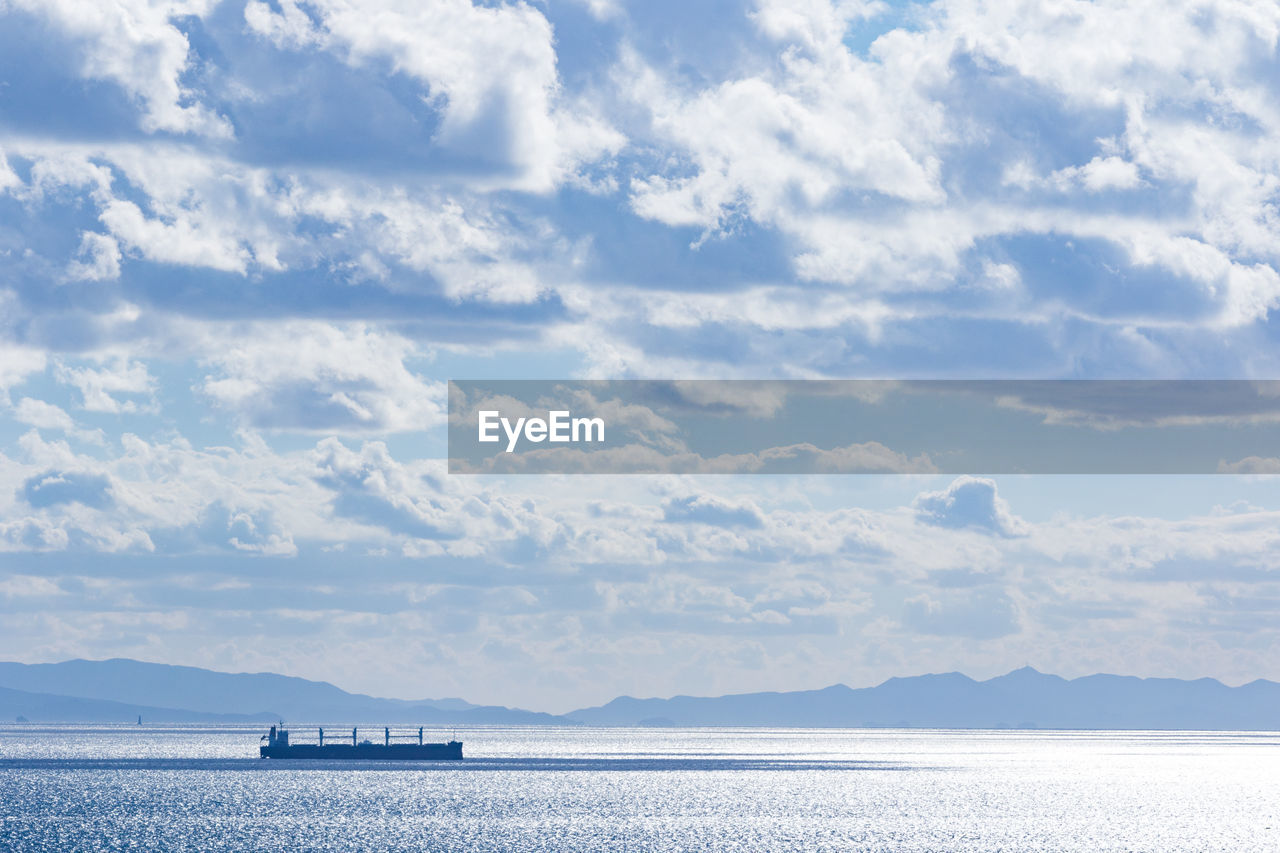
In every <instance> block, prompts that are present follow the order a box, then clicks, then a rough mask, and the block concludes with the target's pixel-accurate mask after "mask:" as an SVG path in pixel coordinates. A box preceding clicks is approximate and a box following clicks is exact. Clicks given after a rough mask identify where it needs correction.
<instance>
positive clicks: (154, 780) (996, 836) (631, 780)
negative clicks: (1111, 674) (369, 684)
mask: <svg viewBox="0 0 1280 853" xmlns="http://www.w3.org/2000/svg"><path fill="white" fill-rule="evenodd" d="M334 730H335V731H336V730H337V727H335V729H334ZM370 731H371V732H373V727H370ZM456 732H457V736H458V738H459V739H460V740H463V741H464V742H465V744H466V746H465V754H466V756H467V757H466V759H465V760H464V761H463V762H461V763H429V762H423V763H420V764H418V763H413V764H403V763H398V762H352V763H348V762H310V761H308V762H289V761H272V760H266V761H264V760H261V759H259V758H257V757H256V755H257V745H258V738H259V737H260V736H261V735H262V734H263V729H262V728H261V727H253V728H250V727H160V726H155V727H153V726H145V725H144V726H140V727H139V726H118V727H110V726H97V727H85V726H40V725H7V726H0V850H5V851H10V850H13V851H27V850H30V851H37V850H39V851H46V850H74V851H81V850H84V851H92V850H165V851H168V850H200V851H206V850H237V851H239V850H244V851H249V850H253V851H262V850H333V851H362V850H370V851H373V850H377V851H383V850H503V851H508V850H509V851H534V850H554V851H564V850H628V851H631V850H752V851H755V850H806V851H808V850H893V851H899V850H902V851H915V850H929V851H979V850H981V851H988V850H990V851H996V850H999V851H1021V850H1046V851H1072V850H1080V851H1104V850H1117V851H1119V850H1124V851H1137V850H1151V851H1180V850H1186V851H1206V850H1233V851H1236V850H1240V851H1246V850H1269V851H1274V850H1280V734H1266V733H1187V732H1178V733H1169V732H1088V733H1084V732H1021V731H965V732H958V731H921V730H894V729H871V730H867V729H861V730H858V729H855V730H833V729H738V728H725V729H591V728H586V729H562V728H554V729H543V728H499V727H493V728H488V727H486V728H468V729H458V730H456ZM292 733H293V737H294V739H295V741H301V740H302V739H303V737H302V736H303V735H304V734H305V735H312V734H314V730H308V729H305V728H303V727H294V728H293V729H292ZM433 734H434V737H431V738H430V739H432V740H445V739H447V737H448V736H449V735H450V734H452V732H450V731H438V732H435V733H433Z"/></svg>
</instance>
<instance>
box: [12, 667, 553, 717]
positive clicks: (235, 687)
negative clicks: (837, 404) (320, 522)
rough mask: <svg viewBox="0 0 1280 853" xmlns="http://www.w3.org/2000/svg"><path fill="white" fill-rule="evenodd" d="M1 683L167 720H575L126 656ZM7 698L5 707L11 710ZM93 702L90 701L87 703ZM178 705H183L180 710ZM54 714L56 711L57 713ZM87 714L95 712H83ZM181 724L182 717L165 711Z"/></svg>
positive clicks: (29, 672)
mask: <svg viewBox="0 0 1280 853" xmlns="http://www.w3.org/2000/svg"><path fill="white" fill-rule="evenodd" d="M0 686H2V687H5V688H9V689H10V690H19V691H28V692H31V693H41V694H51V695H52V696H53V697H54V698H67V697H78V698H81V699H86V700H98V701H99V702H107V703H124V705H128V706H131V707H132V706H134V705H138V706H146V707H147V710H138V711H129V712H127V713H125V718H126V719H127V718H128V717H129V716H130V715H133V717H134V718H135V719H136V716H137V714H142V715H143V719H144V720H145V719H156V720H157V721H159V720H160V719H162V718H161V717H159V716H157V715H156V713H155V711H156V709H175V710H174V711H173V712H172V713H179V712H181V713H188V712H189V713H195V714H201V715H205V716H202V717H200V719H205V718H206V717H207V716H208V715H211V714H212V715H219V714H223V715H226V714H229V715H250V716H251V717H252V718H253V719H262V720H265V719H284V720H288V721H292V722H297V723H301V722H376V723H384V722H385V723H402V724H407V723H416V724H419V725H450V724H457V725H465V724H478V725H485V724H493V725H566V724H571V722H570V721H569V720H566V719H564V718H562V717H556V716H553V715H551V714H543V713H539V712H536V711H522V710H520V709H514V708H504V707H499V706H481V705H473V704H472V703H470V702H465V701H463V700H462V699H421V700H406V699H379V698H376V697H373V696H365V695H362V694H358V693H348V692H346V691H345V690H341V689H339V688H337V687H335V686H333V685H332V684H329V683H327V682H324V681H308V680H307V679H304V678H293V677H291V676H285V675H275V674H272V673H265V672H260V673H227V672H214V671H212V670H207V669H200V668H198V667H192V666H171V665H168V664H159V663H144V662H141V661H136V660H128V659H125V658H114V659H112V660H103V661H89V660H69V661H63V662H62V663H48V664H22V663H0ZM7 707H8V706H7V705H4V704H0V709H4V708H7ZM47 707H48V708H50V709H53V708H61V709H62V711H60V713H68V714H70V713H73V712H74V713H76V714H81V713H82V711H81V710H75V709H73V708H72V707H71V706H69V705H65V704H63V705H59V704H57V703H51V704H49V705H47ZM84 707H85V708H88V707H89V706H87V705H86V706H84ZM176 709H180V711H179V710H176ZM118 710H119V709H114V708H109V709H108V708H105V707H104V713H108V712H109V715H108V716H103V717H101V718H95V717H92V716H83V715H81V716H69V717H64V718H56V717H53V716H48V715H47V714H45V713H44V712H37V713H36V714H34V715H33V714H32V713H30V712H28V711H24V710H15V711H14V712H13V713H12V714H10V713H8V712H7V711H3V710H0V713H3V714H4V717H0V719H5V718H7V719H10V720H12V719H14V718H15V716H16V715H18V714H22V715H24V716H26V717H28V718H29V719H30V720H32V721H33V722H36V721H40V722H45V721H52V720H54V719H65V720H66V721H69V722H71V721H75V722H79V721H87V720H91V719H102V720H103V721H106V720H115V719H117V718H118V715H117V711H118ZM50 713H52V711H50ZM83 713H88V712H87V711H83ZM163 719H164V720H166V721H169V722H179V721H180V718H179V717H176V716H167V717H163Z"/></svg>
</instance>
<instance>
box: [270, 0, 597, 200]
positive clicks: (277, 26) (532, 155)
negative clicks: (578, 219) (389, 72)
mask: <svg viewBox="0 0 1280 853" xmlns="http://www.w3.org/2000/svg"><path fill="white" fill-rule="evenodd" d="M308 8H309V9H310V10H312V11H313V12H314V13H315V18H316V20H315V21H313V20H312V18H311V16H310V15H308V14H306V13H305V12H304V11H302V9H301V8H300V7H299V5H298V4H297V2H295V0H283V2H281V4H280V11H279V12H276V11H273V10H272V9H271V8H270V7H268V6H267V4H265V3H262V2H258V0H253V2H250V3H249V4H248V5H247V6H246V7H245V20H246V22H247V23H248V25H249V27H250V28H251V29H253V30H254V31H255V32H258V33H260V34H261V35H263V36H265V37H267V38H270V39H271V40H272V41H274V42H275V43H276V44H277V45H279V46H281V47H289V48H306V47H320V48H324V49H327V50H331V51H334V52H335V53H337V54H338V55H339V56H341V57H342V58H343V59H344V60H346V61H347V62H349V63H350V64H352V65H361V66H363V65H370V64H377V63H383V62H386V63H390V65H391V67H392V68H393V69H394V70H395V71H396V72H397V73H402V74H406V75H409V76H410V77H413V78H415V79H417V80H419V81H421V82H422V83H423V84H425V85H426V86H427V88H428V95H427V100H428V103H430V104H431V105H433V106H435V107H437V108H438V109H440V110H441V111H442V113H443V116H444V121H443V124H442V126H441V128H440V131H439V133H438V137H437V141H438V142H439V143H440V144H442V145H444V146H445V147H446V148H451V149H453V150H455V151H458V152H461V153H466V154H472V155H474V154H475V153H477V152H479V153H480V155H481V157H487V158H489V159H492V160H496V161H499V162H500V163H505V164H508V165H509V167H510V168H512V169H513V170H514V174H513V175H511V176H507V177H503V176H496V177H493V178H490V179H488V182H490V183H492V184H493V185H495V186H515V187H517V188H521V189H529V190H534V191H548V190H551V189H552V188H554V187H555V186H556V184H558V183H559V182H560V180H561V179H562V178H563V176H564V173H565V170H566V168H568V167H571V166H572V165H575V164H576V162H577V161H579V160H581V159H591V158H594V157H596V156H599V155H601V154H606V153H608V152H610V151H612V150H616V149H617V148H618V147H619V146H620V145H621V137H620V136H619V135H618V134H617V132H616V131H613V130H612V129H610V128H609V127H608V126H607V125H606V124H605V123H604V122H603V121H601V120H600V119H599V118H596V117H591V116H584V117H579V116H575V115H574V113H573V111H572V110H569V109H558V108H557V98H558V94H559V80H558V78H557V74H556V54H555V49H554V46H553V32H552V28H551V25H550V24H549V23H548V22H547V20H546V18H545V17H543V15H542V13H541V12H540V11H538V10H537V9H535V8H534V7H533V6H529V5H525V4H523V3H522V4H512V5H501V6H483V5H472V3H471V2H469V0H430V2H421V0H374V2H366V3H361V4H353V3H350V2H348V1H347V0H316V2H314V3H311V4H308Z"/></svg>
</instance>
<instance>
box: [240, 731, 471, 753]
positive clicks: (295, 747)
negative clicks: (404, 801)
mask: <svg viewBox="0 0 1280 853" xmlns="http://www.w3.org/2000/svg"><path fill="white" fill-rule="evenodd" d="M392 736H393V735H392V732H391V729H390V727H386V728H384V729H383V730H382V743H374V742H373V741H370V740H367V739H366V740H360V739H359V734H358V727H357V728H353V729H351V742H350V743H347V742H346V736H345V735H344V736H343V738H342V740H341V741H339V742H336V743H335V742H334V741H333V740H332V739H330V741H329V743H325V742H324V729H319V737H318V739H317V742H316V743H289V730H288V729H286V728H285V727H284V725H283V724H281V725H279V726H272V727H271V731H269V732H267V733H266V734H265V735H263V736H262V739H263V740H265V741H266V743H265V744H263V745H262V746H259V747H258V755H259V756H260V757H262V758H323V759H337V760H339V761H342V760H352V759H362V760H366V759H372V760H374V761H461V760H462V741H459V740H451V741H449V742H448V743H423V742H422V728H421V727H419V729H418V731H417V742H416V743H415V742H414V741H413V740H412V738H413V737H414V735H413V734H412V733H411V734H409V735H404V734H399V733H397V734H396V735H395V736H396V737H408V738H410V741H409V742H408V743H392V742H391V739H392Z"/></svg>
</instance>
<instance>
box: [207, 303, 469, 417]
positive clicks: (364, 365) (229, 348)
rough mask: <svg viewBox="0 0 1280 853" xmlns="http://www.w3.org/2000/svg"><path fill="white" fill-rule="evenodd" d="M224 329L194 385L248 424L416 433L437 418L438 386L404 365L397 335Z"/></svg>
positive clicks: (301, 327)
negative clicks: (204, 374) (201, 377)
mask: <svg viewBox="0 0 1280 853" xmlns="http://www.w3.org/2000/svg"><path fill="white" fill-rule="evenodd" d="M228 331H229V332H231V333H232V334H234V339H233V340H230V341H229V340H228V339H227V338H220V340H219V342H218V343H216V344H214V343H211V345H210V347H209V352H208V354H207V355H206V364H207V365H208V366H209V367H211V368H212V369H213V371H214V372H213V373H212V374H211V375H210V376H209V377H208V378H207V379H206V380H205V381H204V383H203V384H202V385H201V386H200V388H201V390H202V391H203V392H204V393H205V394H206V395H208V396H209V397H210V398H211V399H212V400H213V401H214V402H215V403H216V404H217V405H218V406H220V407H222V408H224V409H226V410H228V411H230V412H231V413H233V414H234V415H235V416H236V417H238V418H240V419H242V420H243V421H244V422H245V423H247V424H249V425H251V426H254V427H259V428H265V429H288V430H303V431H312V432H332V431H335V430H338V431H342V432H406V431H408V432H419V431H424V430H429V429H431V428H433V427H437V426H440V425H442V424H443V423H444V421H445V414H444V411H443V409H444V404H445V399H444V398H445V392H444V386H443V384H442V383H440V382H429V381H427V380H425V379H423V378H422V377H421V376H418V375H416V374H415V373H413V372H412V371H411V370H410V369H409V368H408V367H406V365H405V360H406V359H408V358H410V357H412V356H413V355H415V348H414V346H413V344H412V343H410V342H409V341H408V340H406V339H404V338H402V337H399V336H397V335H394V334H389V333H384V332H378V331H376V330H374V329H371V328H369V327H367V326H365V325H363V324H349V325H344V326H335V325H330V324H325V323H308V322H301V321H299V322H294V323H289V324H271V325H264V326H262V327H260V328H256V329H255V328H253V327H248V328H241V329H237V330H228ZM219 347H220V348H219Z"/></svg>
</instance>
